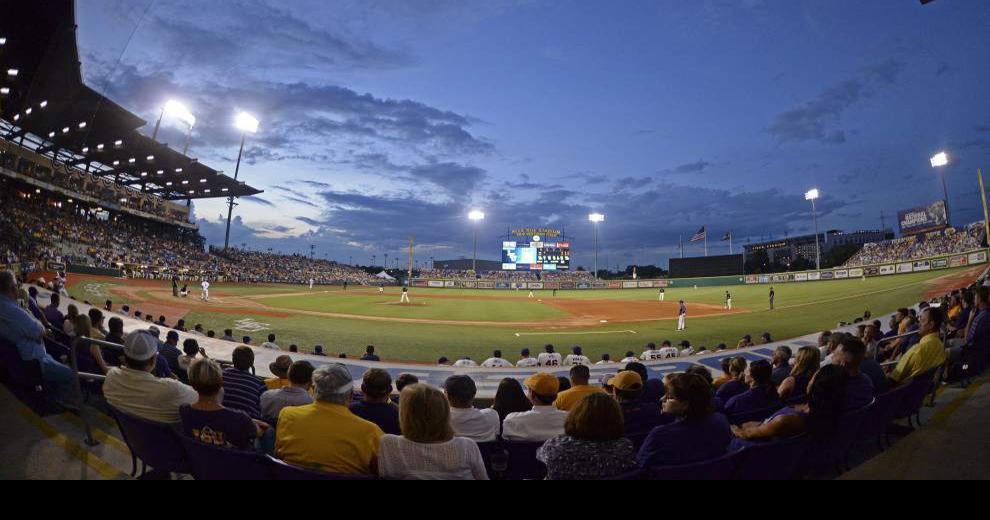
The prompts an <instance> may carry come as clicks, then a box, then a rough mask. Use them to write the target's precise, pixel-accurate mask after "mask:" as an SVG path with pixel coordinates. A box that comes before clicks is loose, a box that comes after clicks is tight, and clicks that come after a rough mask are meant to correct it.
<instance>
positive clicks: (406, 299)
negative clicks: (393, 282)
mask: <svg viewBox="0 0 990 520" xmlns="http://www.w3.org/2000/svg"><path fill="white" fill-rule="evenodd" d="M399 303H412V302H411V301H409V288H408V287H403V288H402V298H400V299H399Z"/></svg>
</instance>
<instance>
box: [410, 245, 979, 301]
mask: <svg viewBox="0 0 990 520" xmlns="http://www.w3.org/2000/svg"><path fill="white" fill-rule="evenodd" d="M985 263H987V250H986V249H979V250H976V251H970V252H967V253H958V254H952V255H943V256H936V257H931V258H924V259H920V260H912V261H910V262H899V263H889V264H877V265H869V266H863V267H853V268H845V267H842V268H835V269H822V270H820V271H802V272H795V273H777V274H750V275H744V276H716V277H711V278H677V279H666V280H599V281H594V282H557V281H548V282H511V281H505V280H445V279H438V278H416V279H414V280H413V281H412V286H413V287H418V288H424V289H493V290H506V291H509V290H527V291H528V290H554V289H559V290H562V291H569V290H595V289H658V288H661V287H662V288H669V287H724V286H728V285H755V284H780V283H793V282H814V281H827V280H845V279H849V278H863V277H864V276H865V277H867V278H872V277H876V276H891V275H898V274H908V273H918V272H924V271H937V270H942V269H952V268H956V267H966V266H971V265H983V264H985Z"/></svg>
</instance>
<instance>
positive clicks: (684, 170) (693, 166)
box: [667, 159, 712, 174]
mask: <svg viewBox="0 0 990 520" xmlns="http://www.w3.org/2000/svg"><path fill="white" fill-rule="evenodd" d="M711 165H712V163H710V162H708V161H705V160H703V159H698V161H697V162H692V163H687V164H682V165H680V166H677V167H675V168H674V169H673V170H667V171H668V172H670V173H677V174H688V173H703V172H704V171H705V170H707V169H708V167H709V166H711Z"/></svg>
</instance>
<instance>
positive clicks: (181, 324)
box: [175, 320, 186, 332]
mask: <svg viewBox="0 0 990 520" xmlns="http://www.w3.org/2000/svg"><path fill="white" fill-rule="evenodd" d="M175 330H177V331H179V332H186V320H179V321H177V322H175Z"/></svg>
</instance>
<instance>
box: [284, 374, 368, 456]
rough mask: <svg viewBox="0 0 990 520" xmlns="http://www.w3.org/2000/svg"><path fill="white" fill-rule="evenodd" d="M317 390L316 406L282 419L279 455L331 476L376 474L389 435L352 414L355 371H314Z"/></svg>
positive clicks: (287, 411)
mask: <svg viewBox="0 0 990 520" xmlns="http://www.w3.org/2000/svg"><path fill="white" fill-rule="evenodd" d="M313 390H314V393H315V397H316V402H315V403H313V404H311V405H307V406H298V407H289V408H285V409H283V410H282V413H280V414H279V417H278V431H277V433H276V438H277V441H276V443H275V456H276V457H278V458H280V459H282V460H284V461H285V462H288V463H289V464H294V465H297V466H302V467H307V468H312V469H317V470H320V471H326V472H330V473H342V474H351V475H354V474H357V475H376V474H377V473H378V446H379V443H380V442H381V439H382V437H384V436H385V434H384V433H383V432H382V430H381V428H379V427H378V426H377V425H375V424H374V423H371V422H368V421H366V420H364V419H361V418H360V417H358V416H356V415H354V414H353V413H351V411H350V410H349V409H348V407H349V406H350V404H351V394H352V393H353V391H354V380H353V379H352V378H351V374H350V372H349V371H348V370H347V368H345V367H344V366H343V365H338V364H334V365H327V366H323V367H320V368H319V369H317V370H316V371H315V372H313Z"/></svg>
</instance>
